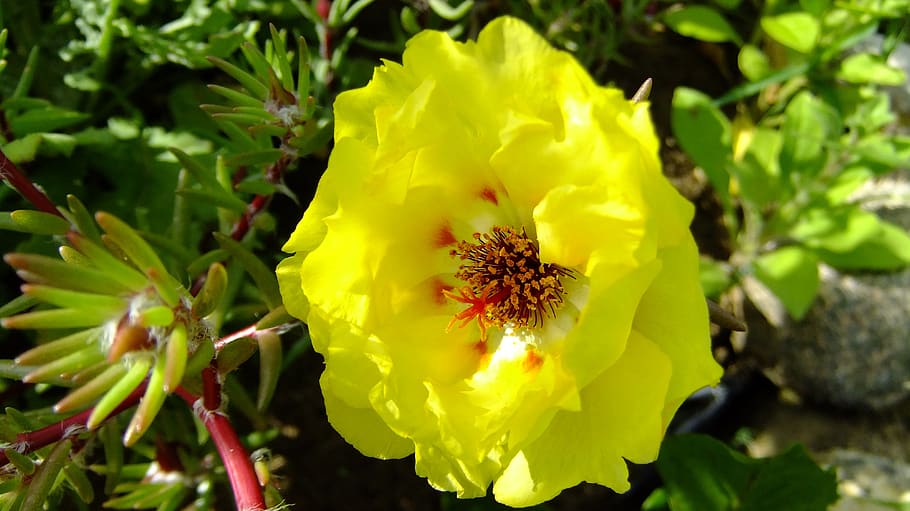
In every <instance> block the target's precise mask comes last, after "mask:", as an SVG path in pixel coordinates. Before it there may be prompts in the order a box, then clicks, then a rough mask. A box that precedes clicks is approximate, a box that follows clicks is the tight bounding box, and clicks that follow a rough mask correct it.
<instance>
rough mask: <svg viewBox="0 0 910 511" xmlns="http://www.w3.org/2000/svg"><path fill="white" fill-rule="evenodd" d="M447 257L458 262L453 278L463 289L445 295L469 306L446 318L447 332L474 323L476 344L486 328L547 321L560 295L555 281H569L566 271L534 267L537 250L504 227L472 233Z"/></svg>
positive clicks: (551, 266)
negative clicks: (456, 326) (461, 281)
mask: <svg viewBox="0 0 910 511" xmlns="http://www.w3.org/2000/svg"><path fill="white" fill-rule="evenodd" d="M451 255H452V257H457V258H458V259H460V260H461V261H463V262H462V264H461V266H460V267H459V269H458V271H457V272H456V273H455V276H456V277H457V278H459V279H461V280H463V281H464V282H465V283H466V284H467V285H465V286H462V287H461V288H459V289H457V290H454V291H446V292H445V295H446V296H447V297H449V298H451V299H453V300H455V301H457V302H460V303H464V304H468V305H469V307H468V308H467V309H465V310H463V311H461V312H459V313H458V314H456V315H455V317H453V318H452V321H451V322H449V329H451V328H452V326H453V325H455V324H456V323H457V322H458V321H462V323H461V325H460V326H465V325H467V324H468V323H470V322H471V320H473V319H474V318H477V323H478V324H479V325H480V333H481V340H486V330H487V327H488V326H490V325H494V326H497V327H502V326H504V325H506V324H510V325H512V326H515V327H539V326H541V325H542V324H543V321H544V319H545V318H546V317H547V316H551V317H555V316H556V312H557V311H558V310H559V307H560V306H561V305H562V303H563V301H564V297H565V294H566V291H565V289H564V288H563V285H562V282H561V281H560V278H561V277H572V278H574V276H573V274H572V273H573V272H572V270H570V269H568V268H563V267H562V266H559V265H557V264H550V263H542V262H540V257H539V255H538V248H537V245H536V244H535V243H534V241H532V240H531V239H530V238H528V235H527V234H526V233H525V231H524V229H522V230H521V232H518V231H516V230H515V229H513V228H512V227H508V226H505V227H500V226H494V227H493V229H492V230H491V232H489V233H484V234H481V233H474V236H473V240H471V241H467V240H462V241H460V242H458V245H457V247H456V248H455V249H454V250H452V252H451Z"/></svg>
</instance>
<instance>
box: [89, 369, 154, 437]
mask: <svg viewBox="0 0 910 511" xmlns="http://www.w3.org/2000/svg"><path fill="white" fill-rule="evenodd" d="M151 358H152V357H151V356H136V357H134V358H133V365H132V366H130V368H129V370H128V371H127V372H126V374H125V375H123V378H121V379H120V380H119V381H117V383H115V384H114V386H113V387H111V388H110V390H108V391H107V393H106V394H104V397H102V398H101V400H100V401H98V404H97V405H95V408H94V409H93V410H92V413H91V415H89V418H88V420H87V421H86V423H85V427H87V428H88V429H95V428H97V427H98V426H100V425H101V423H102V422H104V420H105V419H107V417H108V416H109V415H110V414H111V412H113V411H114V409H115V408H117V406H118V405H119V404H120V403H122V402H123V400H124V399H126V398H127V397H128V396H129V395H130V393H131V392H132V391H133V390H135V389H136V387H138V386H139V384H140V383H142V380H144V379H145V376H146V374H148V371H149V368H150V367H151V366H152V360H151Z"/></svg>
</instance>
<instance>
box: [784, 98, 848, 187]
mask: <svg viewBox="0 0 910 511" xmlns="http://www.w3.org/2000/svg"><path fill="white" fill-rule="evenodd" d="M842 129H843V128H842V124H841V120H840V116H839V115H838V114H837V112H836V111H834V109H833V108H831V107H830V106H829V105H827V104H825V103H823V102H822V101H821V100H820V99H818V98H816V97H815V96H813V95H812V93H810V92H809V91H802V92H800V93H799V94H797V95H796V97H795V98H793V99H792V100H791V101H790V104H788V105H787V109H786V111H785V112H784V124H783V127H782V128H781V134H782V135H783V146H782V147H781V152H780V168H781V173H782V175H783V176H791V175H794V174H801V175H805V176H812V175H815V174H817V173H819V172H820V171H821V170H822V169H823V168H824V166H825V164H826V163H827V160H828V153H827V145H828V143H829V140H831V139H832V138H835V137H838V136H840V132H841V130H842Z"/></svg>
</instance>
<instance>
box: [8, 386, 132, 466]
mask: <svg viewBox="0 0 910 511" xmlns="http://www.w3.org/2000/svg"><path fill="white" fill-rule="evenodd" d="M146 385H147V383H146V382H142V383H141V384H140V385H139V386H138V387H136V389H135V390H133V391H132V392H130V394H129V395H128V396H127V397H126V399H124V400H123V401H121V402H120V404H119V405H117V407H116V408H114V410H113V411H112V412H111V414H110V415H108V417H107V419H105V420H104V421H105V422H106V421H108V420H110V419H111V418H112V417H114V416H116V415H117V414H119V413H120V412H122V411H124V410H126V409H127V408H130V407H132V406H133V405H135V404H136V403H138V402H139V400H140V399H141V398H142V396H143V394H145V387H146ZM93 410H94V407H92V408H89V409H88V410H85V411H82V412H79V413H77V414H76V415H73V416H72V417H69V418H66V419H63V420H62V421H60V422H57V423H55V424H51V425H50V426H45V427H43V428H41V429H36V430H35V431H26V432H25V433H19V434H18V435H16V442H15V444H14V445H15V446H21V447H20V449H21V450H20V451H19V452H20V453H21V454H28V453H31V452H35V451H37V450H38V449H41V448H42V447H45V446H48V445H50V444H52V443H54V442H59V441H60V440H62V439H64V438H67V437H70V436H73V435H75V434H78V433H80V432H82V431H85V429H86V428H85V423H86V421H88V418H89V416H90V415H91V414H92V411H93ZM7 463H9V458H7V457H6V454H4V453H3V452H2V451H0V466H3V465H6V464H7Z"/></svg>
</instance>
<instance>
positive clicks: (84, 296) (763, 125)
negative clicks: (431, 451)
mask: <svg viewBox="0 0 910 511" xmlns="http://www.w3.org/2000/svg"><path fill="white" fill-rule="evenodd" d="M380 4H381V3H380V2H373V1H372V0H337V1H328V0H312V1H308V0H175V1H173V2H150V1H147V0H68V1H65V0H58V1H50V2H19V1H16V0H0V149H2V153H3V154H4V155H5V156H6V157H8V159H9V160H8V161H7V160H4V161H2V162H0V177H2V180H3V181H4V182H5V183H6V184H5V185H3V186H0V229H2V230H3V235H2V237H0V251H2V252H3V253H4V254H8V255H7V257H6V261H7V262H8V263H9V264H8V265H0V266H2V267H0V282H2V283H3V285H2V286H0V304H6V305H3V306H0V318H3V326H4V328H3V329H0V350H2V352H0V356H2V357H4V359H3V360H2V362H0V391H2V393H3V395H4V398H5V400H4V406H5V409H4V412H3V414H2V415H0V442H2V444H0V459H2V460H3V465H4V468H3V470H2V472H0V509H2V510H7V509H10V510H12V509H15V510H19V509H25V510H33V509H44V508H58V507H63V506H64V505H65V504H71V505H72V506H74V507H76V508H84V507H85V506H89V505H90V506H92V507H97V506H100V505H104V506H106V507H110V508H114V509H151V508H156V509H212V508H218V509H222V508H226V507H227V506H228V504H226V503H225V502H224V501H223V499H224V495H225V494H226V491H225V483H230V484H231V490H232V491H233V494H234V497H235V499H236V501H237V504H238V506H242V507H247V508H263V507H265V506H270V507H272V508H277V507H280V506H281V505H282V502H283V501H282V497H281V495H280V494H279V492H278V490H277V489H276V485H275V478H272V477H271V476H270V471H271V469H272V466H271V465H270V464H269V462H268V445H269V441H270V440H272V439H273V438H274V437H275V436H276V435H277V431H276V429H275V428H274V427H270V426H269V425H268V422H267V421H266V415H267V414H268V405H269V403H270V401H271V400H272V399H273V398H274V397H275V396H276V395H279V396H280V395H281V393H283V392H294V390H295V389H294V387H293V384H294V382H293V381H291V382H289V383H288V384H287V386H285V384H284V383H283V382H285V381H287V380H288V379H280V377H281V376H282V372H283V370H284V368H286V367H287V366H288V365H289V363H290V362H291V361H292V360H293V359H294V357H297V356H300V355H301V354H302V353H303V352H304V351H305V350H306V349H308V346H309V338H308V334H307V331H306V329H305V327H301V325H300V324H299V323H298V322H297V321H296V320H294V319H293V318H291V317H289V316H288V315H287V314H286V313H285V312H284V309H283V307H282V305H281V303H280V297H279V295H278V292H277V282H276V279H275V276H274V273H273V271H272V269H273V268H274V267H275V265H276V264H277V262H278V260H279V259H280V257H281V256H280V255H279V254H280V246H281V244H282V243H283V242H284V241H285V239H284V238H285V237H286V236H287V234H288V233H290V232H291V230H292V229H293V223H294V222H295V221H296V220H297V218H299V214H300V210H301V209H302V207H303V206H304V205H306V204H307V203H309V201H310V198H311V196H312V194H313V192H314V188H315V183H316V181H317V179H318V177H319V173H320V172H321V170H322V169H323V168H324V167H325V164H326V161H325V159H326V155H327V153H328V150H329V148H330V146H331V137H332V132H333V128H334V126H333V118H332V115H333V114H332V104H333V101H334V98H335V96H336V95H337V94H339V93H340V92H342V91H345V90H349V89H351V88H354V87H359V86H362V85H363V84H364V83H366V82H367V80H368V79H369V78H370V73H371V72H372V69H373V67H374V65H376V63H377V62H378V60H379V58H381V57H385V58H390V59H397V58H398V57H400V54H401V52H402V51H403V48H404V45H405V41H406V40H407V39H408V38H409V37H410V36H412V35H414V34H416V33H417V32H419V31H420V30H421V29H424V28H435V29H440V30H443V31H445V32H447V33H449V34H450V35H451V36H453V37H456V38H467V37H471V36H474V35H476V33H477V32H478V31H479V29H480V28H481V26H482V25H483V22H484V21H485V20H487V19H490V18H492V17H493V16H495V15H497V14H502V13H511V14H513V15H516V16H518V17H520V18H523V19H525V20H527V21H528V22H529V23H531V24H532V25H533V26H535V27H537V28H538V29H539V30H540V32H541V33H542V34H543V35H544V36H545V37H546V38H548V39H549V40H550V41H551V42H552V43H553V44H554V45H556V46H558V47H562V48H564V49H567V50H569V51H571V52H572V53H574V54H575V55H576V57H577V58H578V60H579V61H580V62H581V63H582V64H583V65H584V66H585V67H586V68H588V69H589V70H590V71H591V73H592V74H593V75H594V76H595V77H597V78H598V79H604V78H606V77H607V76H608V75H607V73H606V71H607V69H608V64H610V65H612V63H614V62H615V63H618V64H622V65H625V66H628V67H627V68H626V70H624V72H628V69H632V70H633V71H634V64H635V61H634V59H633V58H629V57H628V50H629V48H630V44H631V45H646V44H652V43H650V41H651V39H652V38H651V37H650V36H651V35H653V34H656V33H659V32H660V30H662V29H663V28H665V27H666V28H668V29H669V30H672V31H675V32H676V33H678V34H682V35H683V36H686V37H692V38H697V39H699V40H701V41H704V42H708V43H711V44H726V45H730V47H735V48H737V51H738V71H737V72H738V73H739V74H741V76H742V80H743V83H742V84H741V85H738V86H736V87H734V88H733V89H731V90H730V91H729V92H728V93H727V94H724V95H723V96H721V97H718V98H716V99H711V98H709V97H708V96H706V95H705V94H704V93H701V92H699V91H697V90H692V89H680V90H678V91H677V93H676V95H675V99H674V120H673V123H674V129H675V131H676V134H677V137H678V139H679V141H680V143H681V145H682V146H683V148H684V149H685V150H686V151H687V152H688V153H689V154H690V156H691V157H692V159H693V160H694V161H695V162H696V163H697V164H698V165H699V166H700V167H701V168H702V169H703V170H704V171H705V173H706V175H707V177H708V179H709V180H710V182H711V184H712V185H713V186H714V189H715V191H716V193H717V194H718V196H719V200H720V201H721V203H722V205H723V208H724V213H725V219H726V225H727V227H728V228H729V231H730V242H731V243H730V244H731V246H732V247H733V249H734V250H733V255H732V257H730V258H729V261H726V260H725V261H706V262H705V272H704V275H705V276H710V277H712V279H706V280H705V282H709V280H710V282H713V290H714V292H716V293H720V292H722V291H723V290H725V289H727V288H729V286H731V285H736V284H738V283H740V282H741V281H743V280H744V279H746V278H751V276H754V277H755V278H756V279H758V280H759V281H761V282H763V283H764V285H765V286H766V287H768V288H769V289H771V290H772V291H775V292H776V293H777V294H778V296H780V297H781V299H782V300H783V302H784V305H785V306H786V307H787V308H788V310H789V311H790V312H791V313H792V314H793V315H794V316H798V315H799V314H801V313H802V312H804V311H805V310H806V307H808V305H809V304H810V303H811V300H812V298H813V297H814V285H815V283H816V282H817V279H818V277H817V265H818V263H819V262H825V263H827V264H831V265H833V266H835V267H838V268H844V269H856V268H863V269H868V268H871V269H892V268H898V267H902V266H903V265H905V264H906V263H907V262H908V260H910V248H908V247H910V241H908V239H907V236H906V234H905V233H903V231H901V230H899V229H897V228H895V227H894V226H892V225H890V224H888V223H886V222H884V221H882V220H880V219H878V218H877V217H875V216H874V215H872V214H870V213H867V212H866V211H865V210H864V209H862V208H861V207H860V206H861V205H860V204H857V203H856V202H855V201H854V200H853V199H852V198H851V194H852V192H853V191H855V190H856V189H857V188H858V187H859V186H861V185H862V184H863V183H864V182H866V181H868V180H869V179H870V178H872V177H876V176H881V175H884V174H885V173H887V172H889V171H890V170H892V169H893V168H895V167H898V166H906V165H907V163H908V159H910V143H908V142H910V141H908V139H907V138H906V137H903V136H899V135H895V134H893V133H892V132H891V131H890V126H891V124H892V123H893V121H894V116H893V113H892V112H891V110H890V106H889V105H888V101H887V98H886V96H885V95H884V94H883V92H882V86H885V85H892V84H896V83H899V82H901V81H902V80H903V79H904V77H903V76H902V75H901V74H900V73H899V72H898V71H897V70H895V69H892V68H891V67H890V66H889V65H888V64H887V61H886V57H887V55H888V53H889V51H890V50H891V49H892V48H893V47H894V45H895V44H896V43H897V42H898V41H900V40H901V39H902V38H903V39H906V36H905V35H902V34H905V33H906V25H905V23H906V20H905V19H904V18H903V17H904V16H905V14H904V13H905V12H907V9H908V5H907V2H906V1H904V0H892V1H888V2H871V1H865V0H850V1H847V2H838V3H833V2H827V1H802V2H793V1H780V2H752V3H744V2H739V1H737V0H724V1H721V0H717V1H713V2H698V3H679V4H674V5H672V6H670V7H669V8H666V9H664V10H660V9H661V8H663V7H665V6H666V4H661V3H657V2H651V1H647V0H635V1H629V2H614V1H610V0H595V1H589V2H540V1H533V0H532V1H527V2H525V1H518V0H510V1H509V2H493V3H487V2H473V1H472V0H461V1H457V0H429V1H426V2H410V1H407V2H386V3H384V4H383V5H380ZM740 8H746V12H749V9H758V12H757V15H756V16H749V15H748V14H746V15H744V14H741V13H740V12H741V11H740ZM497 9H499V10H500V11H502V12H493V11H496V10H497ZM902 30H903V31H904V32H902ZM874 32H880V33H882V34H883V35H884V38H883V39H882V42H881V44H880V48H879V49H878V51H864V52H855V51H854V52H853V53H849V52H848V49H850V48H852V47H853V46H854V45H855V44H856V43H857V42H859V41H862V40H866V39H867V38H868V36H870V35H871V34H873V33H874ZM851 51H853V50H851ZM610 69H611V70H612V68H610ZM643 78H645V77H644V76H642V77H641V79H643ZM636 79H638V78H636ZM658 85H659V84H658ZM733 103H736V104H737V110H736V112H735V115H731V110H725V109H724V108H725V107H729V106H730V105H732V104H733ZM199 105H204V106H203V107H202V108H199ZM731 117H732V120H731V119H730V118H731ZM7 185H9V186H7ZM17 192H18V193H17ZM58 206H59V207H58ZM14 271H15V272H16V273H17V275H16V274H14ZM20 277H21V278H20ZM22 281H25V282H27V284H26V285H25V286H23V288H22V289H21V290H20V289H19V284H20V282H22ZM20 291H21V292H20ZM251 364H252V365H253V366H254V367H252V369H248V368H247V366H248V365H251ZM256 364H258V367H255V365H256ZM146 375H147V377H146ZM143 398H144V399H143ZM140 401H141V403H140ZM137 404H138V407H137V408H136V409H135V411H133V412H131V413H127V410H129V409H130V408H131V407H132V406H134V405H137ZM238 417H243V420H241V421H240V422H239V423H240V424H242V425H244V427H246V426H245V425H246V424H250V425H252V428H251V430H250V431H251V432H248V433H246V434H243V435H237V432H236V431H235V430H234V427H235V425H236V424H235V420H236V418H238ZM673 442H674V443H673V444H670V445H671V447H670V448H671V449H672V448H673V447H677V448H679V447H685V446H686V445H687V442H692V441H691V440H685V439H680V440H679V442H676V441H673ZM125 444H128V446H127V445H125ZM692 445H693V446H697V445H701V444H700V443H699V441H694V443H693V444H692ZM254 449H255V450H256V451H255V452H254V453H253V455H252V456H248V455H247V452H249V451H251V450H254ZM686 449H688V447H686ZM713 449H714V447H710V448H708V451H711V452H715V451H714V450H713ZM686 452H688V456H690V457H691V459H692V460H693V461H694V462H701V461H704V459H705V458H704V456H706V455H705V454H704V452H705V451H702V450H698V449H694V450H693V451H692V452H689V451H686ZM216 453H220V456H216ZM232 453H233V454H232ZM725 456H727V455H725ZM219 457H220V462H217V461H214V460H216V459H219ZM728 457H730V456H728ZM732 458H734V459H736V461H737V463H739V465H738V466H739V467H740V468H737V469H735V470H733V469H731V472H730V473H731V474H732V473H734V472H735V471H736V470H740V469H742V467H747V468H748V470H761V467H762V466H764V465H760V464H753V463H751V462H748V461H745V460H741V459H738V458H736V457H735V456H732ZM708 459H710V457H709V458H708ZM782 459H784V460H785V461H779V462H778V463H782V464H785V465H787V466H788V467H789V466H790V461H787V460H791V461H793V463H794V464H795V465H801V464H803V463H804V460H803V459H801V458H800V459H796V458H792V459H791V458H782ZM667 460H669V461H667ZM661 463H662V464H663V465H664V467H666V466H667V464H672V457H668V458H665V459H664V461H662V462H661ZM763 463H764V462H763ZM795 465H794V466H795ZM749 467H751V468H749ZM756 467H758V468H756ZM693 470H694V471H695V473H698V474H703V475H704V474H711V473H712V472H711V471H710V467H705V466H704V464H701V465H699V466H698V467H697V468H695V469H693ZM703 470H704V472H703ZM743 470H745V469H743ZM826 477H827V476H826ZM669 479H670V478H669V477H668V480H669ZM99 482H100V484H99ZM674 484H676V483H673V482H670V481H668V488H667V493H666V494H667V495H673V494H679V493H678V492H684V491H690V490H694V489H697V488H699V487H701V486H702V484H701V482H697V483H696V482H689V483H681V484H682V486H680V485H679V484H676V486H674ZM99 490H100V491H99ZM805 491H810V490H808V489H807V490H805ZM825 495H826V496H827V494H825ZM796 500H799V499H796ZM670 502H671V506H672V502H673V498H672V497H671V499H670ZM89 503H90V504H89ZM102 503H103V504H102ZM298 504H300V505H306V503H298ZM475 505H476V506H478V507H477V508H479V509H487V508H496V507H494V506H496V505H495V504H493V503H492V501H489V500H488V501H486V502H482V503H477V504H475V503H462V502H459V503H453V502H451V501H450V500H446V499H445V498H443V501H442V506H443V508H445V509H473V508H475V507H473V506H475ZM80 506H81V507H80ZM468 506H471V507H468ZM544 508H549V507H548V505H546V504H544V505H542V506H541V509H544ZM779 509H786V508H784V507H780V508H779Z"/></svg>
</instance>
